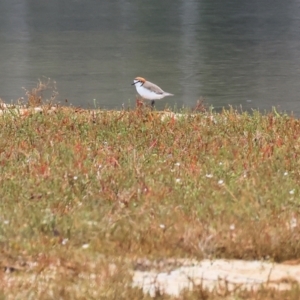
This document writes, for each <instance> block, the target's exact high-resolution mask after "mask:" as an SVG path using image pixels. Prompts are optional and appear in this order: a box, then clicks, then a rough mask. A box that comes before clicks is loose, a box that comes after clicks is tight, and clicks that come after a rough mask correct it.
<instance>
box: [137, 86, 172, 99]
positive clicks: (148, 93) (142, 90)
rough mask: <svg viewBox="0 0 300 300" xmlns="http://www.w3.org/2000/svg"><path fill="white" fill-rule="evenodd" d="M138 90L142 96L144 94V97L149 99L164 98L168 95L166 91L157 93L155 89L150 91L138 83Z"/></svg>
mask: <svg viewBox="0 0 300 300" xmlns="http://www.w3.org/2000/svg"><path fill="white" fill-rule="evenodd" d="M135 87H136V90H137V92H138V93H139V94H140V96H142V97H143V98H144V99H148V100H158V99H162V98H164V97H165V96H167V95H166V94H165V93H163V94H157V93H155V92H153V91H150V90H148V89H146V88H144V87H143V86H140V84H136V85H135Z"/></svg>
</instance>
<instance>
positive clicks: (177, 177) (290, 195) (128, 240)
mask: <svg viewBox="0 0 300 300" xmlns="http://www.w3.org/2000/svg"><path fill="white" fill-rule="evenodd" d="M162 116H163V114H162V113H159V112H155V111H154V112H152V111H150V110H148V109H137V110H132V111H124V112H109V111H94V112H91V111H85V110H76V109H72V108H57V110H56V111H54V112H53V111H52V112H51V113H48V112H47V108H46V107H45V110H44V112H43V113H38V114H31V113H28V114H25V115H23V116H16V115H13V114H4V115H3V116H1V117H0V128H1V131H0V199H1V201H0V245H1V248H0V249H1V250H0V251H1V262H2V268H3V270H4V271H5V270H12V271H14V272H12V273H5V272H3V274H2V275H1V276H2V277H3V278H2V286H1V289H2V291H3V292H2V293H3V299H6V297H7V298H9V297H10V298H11V299H25V298H26V299H58V298H59V297H61V298H62V299H63V298H70V299H71V298H73V299H142V298H143V297H144V299H147V296H143V295H142V292H141V291H139V290H137V289H131V288H129V285H128V283H129V282H130V273H129V271H128V270H129V267H130V266H131V265H132V263H133V262H134V261H135V260H136V259H138V258H144V257H147V258H149V259H160V258H167V257H172V258H183V257H189V258H197V259H202V258H216V257H224V258H240V259H270V260H274V261H277V262H281V261H285V260H290V259H298V258H299V253H300V238H299V237H300V235H299V233H300V230H299V226H298V224H299V205H300V197H299V192H300V190H299V181H300V172H299V165H300V160H299V158H300V122H299V120H298V119H295V118H293V117H290V116H286V115H278V114H277V113H270V114H267V115H263V114H261V113H259V112H257V111H255V112H254V113H253V114H248V113H237V112H236V111H234V110H232V109H230V110H224V111H223V112H221V113H211V112H205V111H204V112H201V113H197V114H189V113H184V114H183V115H179V116H176V117H174V116H173V117H164V118H163V120H162ZM112 264H115V265H116V266H117V270H118V271H117V272H116V271H113V270H112V269H114V268H113V267H112ZM90 274H93V275H92V277H91V275H90ZM126 286H127V288H125V287H126ZM201 293H202V294H201ZM201 293H200V292H199V291H195V292H193V293H192V292H191V293H189V294H188V295H186V296H185V297H184V299H224V298H221V297H220V298H218V297H219V296H218V295H215V296H212V295H210V296H209V295H208V294H205V292H204V291H201ZM245 293H246V292H245ZM245 293H244V294H243V293H240V294H239V295H240V296H239V297H241V298H236V299H246V298H247V297H250V298H251V297H252V296H253V295H252V296H251V295H249V294H247V295H246V296H245ZM286 293H287V294H284V295H285V296H284V298H285V299H298V297H299V292H298V289H293V290H292V291H291V292H286ZM200 294H201V295H202V296H201V297H202V298H199V297H200V296H199V295H200ZM274 295H275V296H273V294H272V292H267V291H261V292H258V293H255V295H254V296H253V297H255V298H253V299H283V298H282V297H283V296H282V295H283V294H279V293H277V294H274ZM0 296H1V295H0ZM197 297H198V298H197ZM210 297H213V298H210ZM293 297H294V298H293ZM0 298H1V297H0ZM160 299H169V298H168V297H167V296H162V297H161V298H160ZM247 299H248V298H247Z"/></svg>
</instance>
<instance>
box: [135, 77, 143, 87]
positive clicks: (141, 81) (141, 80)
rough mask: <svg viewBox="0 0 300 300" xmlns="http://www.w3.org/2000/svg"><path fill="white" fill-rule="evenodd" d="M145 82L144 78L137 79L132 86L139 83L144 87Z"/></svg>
mask: <svg viewBox="0 0 300 300" xmlns="http://www.w3.org/2000/svg"><path fill="white" fill-rule="evenodd" d="M145 81H146V79H145V78H143V77H135V78H134V80H133V84H132V85H135V84H137V83H140V84H141V85H143V84H144V83H145Z"/></svg>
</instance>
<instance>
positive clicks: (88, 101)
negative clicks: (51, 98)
mask: <svg viewBox="0 0 300 300" xmlns="http://www.w3.org/2000/svg"><path fill="white" fill-rule="evenodd" d="M0 29H1V31H0V57H1V59H0V98H1V99H2V100H4V101H5V102H11V100H16V99H17V98H19V97H20V96H24V91H23V90H22V87H26V88H27V89H30V88H32V87H34V86H35V85H36V83H37V80H38V79H39V78H43V76H45V77H50V78H51V79H53V80H55V81H56V82H57V89H58V92H59V96H58V100H59V101H60V102H61V103H64V100H65V99H68V102H69V103H72V104H73V105H76V106H77V105H78V106H82V107H84V108H93V107H94V102H96V103H97V106H100V107H103V108H107V109H120V108H121V105H122V103H124V104H125V105H127V104H129V103H131V105H132V106H133V105H134V102H135V95H136V92H135V89H134V88H133V87H132V86H131V83H132V80H133V78H134V77H136V76H143V77H145V78H146V79H149V80H150V81H153V82H155V83H157V84H158V85H159V86H161V87H162V88H163V89H164V90H166V91H167V92H170V93H174V94H175V96H174V97H172V98H171V97H170V98H165V99H164V100H162V101H161V102H159V103H157V108H158V109H162V108H164V107H165V105H169V106H171V107H173V106H174V105H175V104H176V105H177V107H181V106H182V105H185V106H188V107H190V106H193V105H194V104H195V103H196V101H197V99H199V98H200V97H201V96H203V97H205V99H206V102H207V103H208V104H209V105H212V106H214V107H215V108H221V107H222V106H225V107H226V106H228V105H233V106H234V107H240V106H242V108H243V109H244V110H250V109H251V108H259V109H261V110H270V109H271V107H272V106H276V107H278V108H279V109H281V110H285V111H287V112H291V111H293V112H294V113H295V114H296V115H298V116H300V2H299V1H296V0H286V1H282V0H260V1H258V0H253V1H249V0H247V1H246V0H226V1H225V0H214V1H211V0H198V1H196V0H172V1H171V0H164V1H160V0H151V1H149V0H145V1H140V0H132V1H129V0H128V1H126V0H110V1H95V0H68V1H67V0H51V1H38V0H12V1H1V2H0ZM93 99H96V100H95V101H94V100H93Z"/></svg>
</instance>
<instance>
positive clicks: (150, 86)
mask: <svg viewBox="0 0 300 300" xmlns="http://www.w3.org/2000/svg"><path fill="white" fill-rule="evenodd" d="M132 85H135V87H136V90H137V92H138V93H139V95H140V96H141V97H142V98H144V99H147V100H151V106H152V107H154V104H155V100H159V99H162V98H164V97H166V96H174V95H173V94H170V93H167V92H164V91H163V90H162V89H161V88H160V87H159V86H157V85H156V84H154V83H152V82H150V81H147V80H146V79H145V78H143V77H136V78H134V80H133V84H132Z"/></svg>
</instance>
